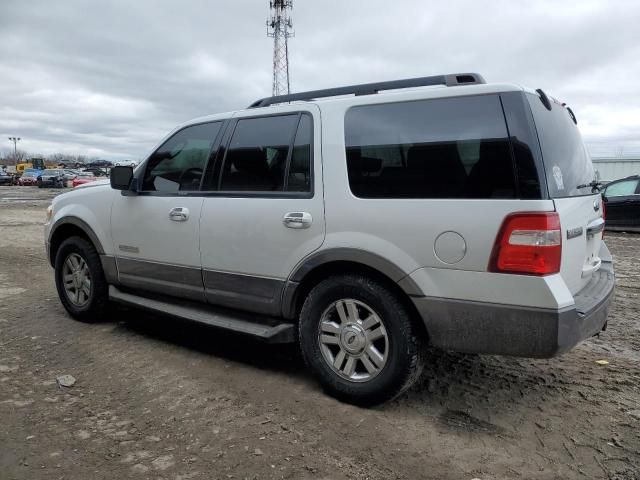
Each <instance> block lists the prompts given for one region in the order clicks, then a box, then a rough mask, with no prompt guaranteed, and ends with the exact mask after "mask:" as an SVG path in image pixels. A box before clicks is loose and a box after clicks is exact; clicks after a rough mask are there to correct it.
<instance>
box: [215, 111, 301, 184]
mask: <svg viewBox="0 0 640 480" xmlns="http://www.w3.org/2000/svg"><path fill="white" fill-rule="evenodd" d="M305 119H307V120H305ZM307 122H308V123H307ZM298 124H300V126H301V128H300V129H299V130H298V133H296V130H297V129H298ZM294 135H295V137H294ZM310 135H311V121H310V118H309V117H308V116H307V115H302V116H301V115H300V114H298V113H295V114H291V115H279V116H270V117H261V118H246V119H241V120H238V123H237V125H236V128H235V130H234V132H233V136H232V137H231V141H230V142H229V146H228V148H227V153H226V156H225V159H224V162H223V166H222V173H221V177H220V190H221V191H227V192H234V191H235V192H237V191H249V192H283V191H287V190H289V191H305V190H306V189H307V188H308V185H309V168H310V167H309V165H310V143H311V140H310ZM292 143H293V149H291V146H292Z"/></svg>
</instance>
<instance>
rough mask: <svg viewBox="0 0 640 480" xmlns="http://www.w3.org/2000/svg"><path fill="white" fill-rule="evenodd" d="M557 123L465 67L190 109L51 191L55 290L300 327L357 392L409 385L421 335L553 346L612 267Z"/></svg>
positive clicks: (323, 362) (79, 309) (595, 305)
mask: <svg viewBox="0 0 640 480" xmlns="http://www.w3.org/2000/svg"><path fill="white" fill-rule="evenodd" d="M424 87H428V88H424ZM381 92H384V93H381ZM576 123H577V122H576V117H575V115H574V114H573V112H572V111H571V110H570V109H569V108H568V107H566V106H565V105H564V104H563V103H560V102H558V101H557V100H555V99H553V98H551V97H549V96H547V95H546V94H545V93H544V92H542V91H541V90H537V91H535V92H534V91H532V90H528V89H524V88H522V87H519V86H515V85H510V84H486V83H485V82H484V80H483V79H482V77H481V76H479V75H477V74H454V75H442V76H436V77H425V78H418V79H411V80H400V81H394V82H384V83H377V84H367V85H356V86H352V87H342V88H334V89H329V90H322V91H314V92H307V93H300V94H294V95H288V96H282V97H272V98H266V99H263V100H259V101H258V102H256V103H254V104H253V105H252V106H251V107H250V108H249V109H247V110H242V111H238V112H233V113H225V114H220V115H213V116H209V117H204V118H199V119H196V120H193V121H191V122H188V123H186V124H184V125H182V126H180V127H179V128H177V129H176V130H174V131H173V132H172V133H171V134H169V135H168V136H167V137H166V138H165V139H164V140H163V141H162V142H161V143H160V145H159V146H158V147H157V148H155V149H154V151H153V153H151V155H150V156H149V157H148V158H147V159H146V160H145V161H144V162H143V163H142V164H141V165H140V166H139V167H138V168H136V169H135V171H134V170H133V169H132V168H131V167H115V168H113V169H112V171H111V185H108V184H105V183H102V184H101V183H98V182H96V183H92V184H88V185H84V186H82V187H79V188H76V189H74V190H73V191H72V192H69V193H65V194H63V195H60V196H58V197H57V198H56V199H55V200H54V201H53V204H52V205H51V206H50V207H49V212H48V215H49V220H48V222H47V224H46V245H47V250H48V258H49V259H50V262H51V265H52V266H54V267H55V279H56V285H57V288H58V293H59V295H60V299H61V301H62V304H63V305H64V306H65V308H66V309H67V310H68V312H69V313H70V314H71V315H72V316H73V317H75V318H77V319H80V320H85V321H92V320H94V319H97V318H99V317H101V316H102V315H104V313H105V310H106V308H107V304H108V302H109V301H113V302H120V303H124V304H128V305H130V306H139V307H142V308H146V309H150V310H153V311H157V312H163V313H166V314H170V315H173V316H178V317H182V318H186V319H191V320H194V321H199V322H204V323H206V324H209V325H213V326H215V327H218V328H224V329H229V330H233V331H237V332H242V333H244V334H248V335H252V336H254V337H258V338H261V339H264V340H266V341H271V342H294V341H298V342H299V343H300V346H301V349H302V353H303V356H304V358H305V360H306V362H307V364H308V366H309V367H310V369H311V370H312V371H313V373H314V374H315V375H316V376H317V377H318V379H319V381H320V382H321V383H322V385H323V386H324V387H325V389H326V390H327V391H328V392H330V393H331V394H332V395H335V396H336V397H338V398H340V399H343V400H345V401H349V402H353V403H357V404H362V405H367V404H374V403H379V402H382V401H385V400H388V399H390V398H393V397H394V396H396V395H398V394H399V393H400V392H402V391H403V390H405V389H406V388H407V387H408V386H409V385H411V383H412V382H413V381H414V380H415V379H416V378H417V377H418V376H419V374H420V371H421V368H422V362H423V360H422V359H423V355H422V354H423V352H424V347H425V345H426V344H430V345H432V346H435V347H439V348H442V349H447V350H455V351H461V352H475V353H486V354H487V353H488V354H501V355H519V356H527V357H550V356H553V355H555V354H558V353H561V352H565V351H567V350H569V349H570V348H572V347H573V346H575V345H576V344H577V343H578V342H580V341H582V340H584V339H586V338H588V337H590V336H592V335H595V334H597V333H599V332H600V331H601V330H603V329H604V328H605V327H606V318H607V310H608V307H609V303H610V299H611V297H612V293H613V285H614V276H613V268H612V260H611V255H610V254H609V251H608V250H607V247H606V246H605V244H604V243H603V242H602V232H603V228H604V218H603V209H602V206H601V205H602V204H601V197H600V194H599V193H598V184H597V182H595V180H594V170H593V166H592V164H591V160H590V158H589V156H588V154H587V153H586V151H585V148H584V146H583V143H582V140H581V137H580V133H579V131H578V128H577V127H576Z"/></svg>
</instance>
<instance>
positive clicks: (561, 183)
mask: <svg viewBox="0 0 640 480" xmlns="http://www.w3.org/2000/svg"><path fill="white" fill-rule="evenodd" d="M527 99H528V100H529V105H531V111H532V113H533V119H534V122H535V125H536V131H537V132H538V139H539V140H540V148H541V150H542V161H543V162H544V169H545V173H546V176H547V184H548V187H549V196H550V197H551V198H562V197H574V196H579V195H592V194H593V192H592V187H590V186H586V185H587V184H588V183H589V182H592V181H593V180H594V179H595V172H594V169H593V164H592V163H591V157H589V154H588V153H587V149H586V147H585V146H584V143H583V141H582V137H581V135H580V131H579V130H578V127H577V125H576V124H575V123H574V121H573V119H572V118H571V115H570V114H569V111H568V110H567V109H566V108H564V107H563V106H562V105H560V104H558V103H557V102H555V101H551V102H550V103H551V110H547V108H546V107H545V106H544V104H543V103H542V101H541V100H540V97H539V96H538V95H534V94H530V93H528V94H527Z"/></svg>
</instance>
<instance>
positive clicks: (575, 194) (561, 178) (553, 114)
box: [527, 93, 604, 294]
mask: <svg viewBox="0 0 640 480" xmlns="http://www.w3.org/2000/svg"><path fill="white" fill-rule="evenodd" d="M527 99H528V100H529V104H530V105H531V111H532V112H533V117H534V120H535V125H536V130H537V132H538V139H539V140H540V147H541V150H542V158H543V162H544V168H545V174H546V177H547V185H548V189H549V196H550V197H551V198H552V199H553V201H554V204H555V208H556V211H557V212H558V215H559V216H560V226H561V228H562V262H561V266H560V275H561V276H562V278H563V280H564V281H565V283H566V284H567V286H568V287H569V290H570V291H571V293H573V294H575V293H577V292H578V291H580V290H581V289H582V288H583V287H584V286H585V285H586V284H587V283H588V282H589V280H590V279H591V276H592V274H593V273H594V272H596V271H597V270H598V269H599V268H600V258H598V252H599V251H600V244H601V242H602V232H603V228H604V219H603V217H602V213H603V212H602V203H601V196H600V193H599V192H598V191H597V189H595V188H594V187H593V186H592V185H589V184H590V183H591V182H593V181H594V180H595V171H594V168H593V164H592V163H591V158H590V156H589V154H588V152H587V150H586V148H585V146H584V143H583V141H582V137H581V135H580V131H579V130H578V127H577V124H576V120H575V116H574V114H573V112H572V111H571V110H570V109H568V108H566V107H565V106H564V105H563V104H561V103H559V102H558V101H557V100H555V99H553V98H550V97H546V96H544V97H541V96H540V95H538V94H531V93H527ZM545 101H546V102H547V104H546V105H545Z"/></svg>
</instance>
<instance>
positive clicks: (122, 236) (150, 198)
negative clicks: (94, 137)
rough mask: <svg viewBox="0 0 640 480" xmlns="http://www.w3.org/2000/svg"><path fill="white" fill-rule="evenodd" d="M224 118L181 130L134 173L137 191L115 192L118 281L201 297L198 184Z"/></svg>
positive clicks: (113, 217)
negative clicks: (121, 193)
mask: <svg viewBox="0 0 640 480" xmlns="http://www.w3.org/2000/svg"><path fill="white" fill-rule="evenodd" d="M221 126H222V122H210V123H203V124H199V125H192V126H189V127H186V128H184V129H182V130H179V131H178V132H176V133H175V134H174V135H172V136H171V137H170V138H169V139H168V140H167V141H166V142H164V143H163V144H162V145H161V146H160V147H159V148H158V149H157V150H156V151H155V152H154V153H153V154H152V155H151V157H149V159H148V161H147V162H146V165H144V166H143V167H141V168H142V169H143V171H141V172H136V180H137V182H138V185H139V190H140V191H139V192H138V193H137V194H134V195H117V196H116V198H115V200H114V203H113V207H112V209H111V231H112V237H113V242H114V251H115V252H116V262H117V265H118V276H119V280H120V283H121V284H122V285H125V286H127V287H131V288H134V289H138V290H145V291H151V292H159V293H163V294H167V295H171V296H176V297H183V298H188V299H193V300H199V301H203V300H204V287H203V284H202V274H201V264H200V249H199V234H200V224H199V222H200V214H201V211H202V204H203V198H202V197H201V194H200V184H201V181H202V177H203V173H204V170H205V169H206V166H207V163H208V161H209V158H210V156H211V155H212V154H213V153H214V152H215V149H216V139H217V137H218V135H219V133H220V130H221Z"/></svg>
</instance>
